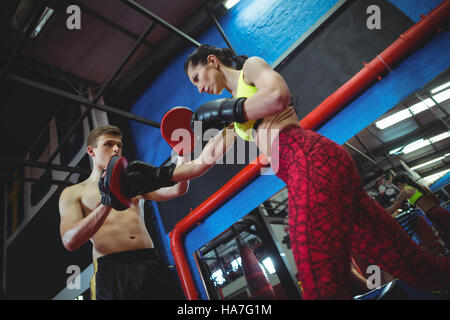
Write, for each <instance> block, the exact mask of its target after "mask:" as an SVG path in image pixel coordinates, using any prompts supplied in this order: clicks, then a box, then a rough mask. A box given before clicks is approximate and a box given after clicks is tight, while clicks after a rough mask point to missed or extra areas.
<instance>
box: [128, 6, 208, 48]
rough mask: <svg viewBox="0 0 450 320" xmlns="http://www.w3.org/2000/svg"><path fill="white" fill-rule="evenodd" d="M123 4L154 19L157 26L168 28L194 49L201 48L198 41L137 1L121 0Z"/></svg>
mask: <svg viewBox="0 0 450 320" xmlns="http://www.w3.org/2000/svg"><path fill="white" fill-rule="evenodd" d="M120 1H121V2H122V3H123V4H125V5H126V6H128V7H130V8H133V9H134V10H136V11H137V12H139V13H140V14H142V15H144V16H146V17H147V18H150V19H152V20H153V21H155V22H156V23H157V24H159V25H161V26H163V27H164V28H166V29H167V30H169V31H171V32H172V33H175V34H176V35H177V36H179V37H181V38H182V39H183V40H186V41H187V42H189V43H190V44H192V45H193V46H194V47H199V46H200V43H199V42H197V41H196V40H194V39H193V38H191V37H190V36H188V35H187V34H185V33H184V32H183V31H181V30H179V29H177V28H175V27H174V26H172V25H171V24H170V23H168V22H167V21H165V20H163V19H161V18H160V17H158V16H157V15H156V14H154V13H153V12H151V11H150V10H148V9H146V8H144V7H143V6H141V5H140V4H139V3H137V2H136V1H133V0H120Z"/></svg>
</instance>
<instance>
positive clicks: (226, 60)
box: [184, 44, 248, 73]
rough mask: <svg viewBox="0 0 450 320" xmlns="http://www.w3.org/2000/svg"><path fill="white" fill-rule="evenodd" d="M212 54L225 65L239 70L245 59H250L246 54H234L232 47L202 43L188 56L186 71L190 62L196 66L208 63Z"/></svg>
mask: <svg viewBox="0 0 450 320" xmlns="http://www.w3.org/2000/svg"><path fill="white" fill-rule="evenodd" d="M211 54H213V55H215V56H216V57H217V58H218V59H219V60H220V62H221V63H223V64H224V65H225V66H227V67H230V68H233V69H237V70H240V69H242V67H243V65H244V62H245V60H247V59H248V57H247V56H244V55H240V56H235V55H234V54H233V50H231V49H230V48H222V49H221V48H218V47H214V46H210V45H207V44H202V45H200V46H199V47H198V48H197V49H195V51H194V52H192V53H191V54H190V55H189V56H188V57H187V59H186V61H185V62H184V71H185V72H186V73H187V69H188V67H189V65H190V64H192V65H193V66H196V65H198V64H199V63H201V64H206V63H207V62H208V56H209V55H211Z"/></svg>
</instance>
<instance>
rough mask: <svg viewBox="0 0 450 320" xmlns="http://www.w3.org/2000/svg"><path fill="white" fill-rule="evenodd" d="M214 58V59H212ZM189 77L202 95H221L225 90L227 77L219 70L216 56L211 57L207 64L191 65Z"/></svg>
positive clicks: (188, 71)
mask: <svg viewBox="0 0 450 320" xmlns="http://www.w3.org/2000/svg"><path fill="white" fill-rule="evenodd" d="M210 57H212V58H210ZM187 75H188V77H189V80H191V82H192V84H193V85H194V86H196V87H197V89H198V91H199V92H200V93H203V92H206V93H209V94H215V95H220V94H221V93H222V91H223V90H224V89H225V83H226V81H225V77H224V75H223V73H222V72H221V71H220V69H219V61H218V59H217V57H215V56H212V55H211V56H209V57H208V62H207V63H206V64H202V63H199V64H197V65H196V66H193V65H192V63H190V64H189V66H188V69H187Z"/></svg>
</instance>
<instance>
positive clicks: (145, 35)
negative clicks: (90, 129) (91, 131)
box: [89, 22, 156, 111]
mask: <svg viewBox="0 0 450 320" xmlns="http://www.w3.org/2000/svg"><path fill="white" fill-rule="evenodd" d="M155 26H156V24H155V23H154V22H152V23H150V24H149V26H148V27H147V29H145V31H144V32H143V33H142V34H141V36H140V37H139V39H138V41H136V43H135V44H134V45H133V47H132V48H131V50H130V51H129V52H128V54H127V56H126V57H125V59H123V60H122V62H121V63H120V65H119V66H118V67H117V68H116V70H115V71H114V72H113V73H112V74H111V76H110V77H109V79H108V81H106V83H105V84H104V85H103V86H102V88H101V89H100V90H99V92H98V93H97V95H96V96H95V98H94V100H92V103H97V102H98V99H100V97H101V96H102V94H103V92H104V91H105V89H106V88H107V87H108V86H109V85H110V84H111V82H113V81H114V79H115V78H116V77H117V76H118V75H119V73H120V72H121V71H122V70H123V68H124V67H125V66H126V64H127V63H128V61H130V59H131V57H132V56H133V55H134V54H135V53H136V51H137V49H139V47H140V46H141V44H142V43H143V42H144V40H145V39H146V38H147V36H148V35H149V34H150V32H152V30H153V29H154V28H155ZM89 111H90V110H89Z"/></svg>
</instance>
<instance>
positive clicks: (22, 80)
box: [7, 74, 160, 128]
mask: <svg viewBox="0 0 450 320" xmlns="http://www.w3.org/2000/svg"><path fill="white" fill-rule="evenodd" d="M7 79H9V80H12V81H15V82H18V83H21V84H24V85H27V86H30V87H33V88H36V89H40V90H43V91H46V92H49V93H51V94H54V95H57V96H60V97H62V98H64V99H67V100H71V101H73V102H77V103H79V104H82V105H86V106H91V107H92V108H94V109H98V110H102V111H106V112H110V113H113V114H117V115H119V116H122V117H125V118H127V119H129V120H133V121H137V122H140V123H143V124H146V125H149V126H152V127H155V128H159V127H160V124H159V123H158V122H155V121H152V120H149V119H147V118H144V117H140V116H137V115H135V114H132V113H130V112H127V111H124V110H121V109H118V108H115V107H111V106H108V105H105V104H95V103H92V101H90V100H88V99H86V98H85V97H82V96H79V95H76V94H72V93H69V92H66V91H64V90H60V89H57V88H54V87H50V86H48V85H45V84H43V83H39V82H36V81H33V80H30V79H26V78H23V77H21V76H18V75H14V74H9V75H8V76H7Z"/></svg>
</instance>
